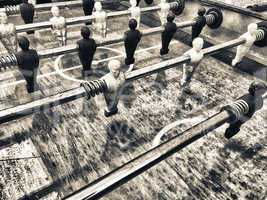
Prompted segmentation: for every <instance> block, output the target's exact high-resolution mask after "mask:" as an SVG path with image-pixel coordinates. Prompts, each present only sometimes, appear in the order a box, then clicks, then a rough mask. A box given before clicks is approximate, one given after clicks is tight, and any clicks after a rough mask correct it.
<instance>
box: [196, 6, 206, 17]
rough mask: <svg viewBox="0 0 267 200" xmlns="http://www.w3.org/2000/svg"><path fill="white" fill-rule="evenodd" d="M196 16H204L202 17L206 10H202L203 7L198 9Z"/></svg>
mask: <svg viewBox="0 0 267 200" xmlns="http://www.w3.org/2000/svg"><path fill="white" fill-rule="evenodd" d="M197 14H198V15H199V16H204V15H205V14H206V8H204V7H200V8H199V9H198V11H197Z"/></svg>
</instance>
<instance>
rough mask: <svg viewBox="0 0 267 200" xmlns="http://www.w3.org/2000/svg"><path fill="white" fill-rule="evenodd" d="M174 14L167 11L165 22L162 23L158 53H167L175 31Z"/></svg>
mask: <svg viewBox="0 0 267 200" xmlns="http://www.w3.org/2000/svg"><path fill="white" fill-rule="evenodd" d="M174 19H175V15H174V14H173V13H169V14H168V16H167V23H166V24H165V25H164V31H163V32H162V33H161V43H162V47H161V49H160V55H166V54H168V53H169V45H170V42H171V40H172V38H173V36H174V34H175V33H176V31H177V26H176V23H174V22H173V21H174Z"/></svg>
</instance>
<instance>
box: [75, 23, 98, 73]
mask: <svg viewBox="0 0 267 200" xmlns="http://www.w3.org/2000/svg"><path fill="white" fill-rule="evenodd" d="M81 35H82V37H83V38H82V39H80V40H79V41H78V42H77V44H78V49H79V50H78V52H79V58H80V61H81V63H82V66H83V71H82V75H83V77H87V76H88V75H89V74H90V73H91V65H92V61H93V58H94V55H95V52H96V42H95V40H94V39H92V38H90V35H91V31H90V29H89V28H88V27H87V26H84V27H82V29H81Z"/></svg>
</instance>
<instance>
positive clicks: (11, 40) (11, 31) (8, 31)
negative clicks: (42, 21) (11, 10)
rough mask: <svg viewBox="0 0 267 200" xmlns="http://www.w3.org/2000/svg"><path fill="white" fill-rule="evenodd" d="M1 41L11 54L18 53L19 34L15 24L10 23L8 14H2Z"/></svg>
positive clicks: (0, 16) (0, 14)
mask: <svg viewBox="0 0 267 200" xmlns="http://www.w3.org/2000/svg"><path fill="white" fill-rule="evenodd" d="M0 23H1V24H0V40H1V42H2V44H3V45H4V47H5V48H6V50H7V51H8V52H9V53H15V52H16V51H17V47H18V45H17V33H16V27H15V25H14V24H11V23H8V18H7V15H6V13H4V12H1V13H0Z"/></svg>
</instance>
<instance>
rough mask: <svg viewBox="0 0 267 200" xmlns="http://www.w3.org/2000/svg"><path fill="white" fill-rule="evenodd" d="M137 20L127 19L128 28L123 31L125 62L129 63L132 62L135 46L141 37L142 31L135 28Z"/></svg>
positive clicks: (133, 60)
mask: <svg viewBox="0 0 267 200" xmlns="http://www.w3.org/2000/svg"><path fill="white" fill-rule="evenodd" d="M136 27H137V21H136V20H135V19H130V20H129V28H130V30H128V31H126V32H125V33H124V47H125V51H126V58H125V64H126V65H131V64H134V62H135V59H134V52H135V50H136V48H137V45H138V43H139V42H140V40H141V38H142V33H141V32H140V31H139V30H136Z"/></svg>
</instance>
